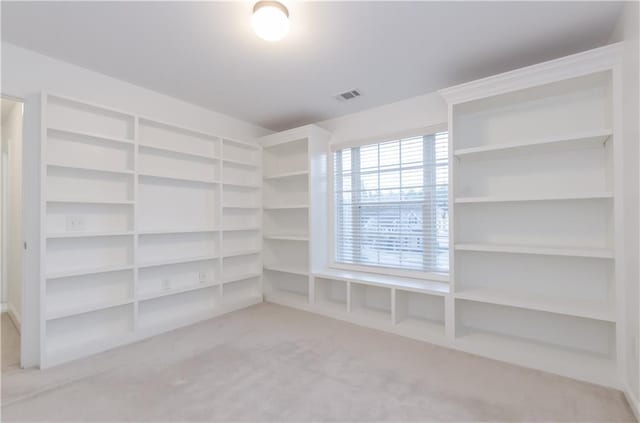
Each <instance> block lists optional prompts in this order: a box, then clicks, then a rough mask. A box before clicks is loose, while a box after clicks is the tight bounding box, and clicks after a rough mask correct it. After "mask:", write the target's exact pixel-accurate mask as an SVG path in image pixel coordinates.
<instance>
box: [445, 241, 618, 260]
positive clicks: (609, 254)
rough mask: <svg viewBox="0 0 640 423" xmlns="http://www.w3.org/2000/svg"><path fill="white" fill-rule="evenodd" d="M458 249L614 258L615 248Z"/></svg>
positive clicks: (475, 246) (457, 247)
mask: <svg viewBox="0 0 640 423" xmlns="http://www.w3.org/2000/svg"><path fill="white" fill-rule="evenodd" d="M455 250H456V251H478V252H490V253H512V254H536V255H546V256H567V257H591V258H601V259H612V258H613V250H611V249H608V248H565V247H541V246H523V245H505V244H478V243H469V244H456V245H455Z"/></svg>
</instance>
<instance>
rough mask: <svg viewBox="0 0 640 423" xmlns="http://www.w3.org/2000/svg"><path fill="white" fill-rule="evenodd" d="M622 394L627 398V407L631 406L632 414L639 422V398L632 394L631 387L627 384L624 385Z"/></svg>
mask: <svg viewBox="0 0 640 423" xmlns="http://www.w3.org/2000/svg"><path fill="white" fill-rule="evenodd" d="M624 396H625V397H626V398H627V402H628V403H629V407H631V411H633V414H634V415H635V416H636V420H637V421H638V422H640V400H638V398H636V397H635V395H633V392H632V391H631V387H630V386H629V385H628V384H625V386H624Z"/></svg>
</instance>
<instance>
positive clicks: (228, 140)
mask: <svg viewBox="0 0 640 423" xmlns="http://www.w3.org/2000/svg"><path fill="white" fill-rule="evenodd" d="M222 142H224V143H231V144H238V145H241V146H243V147H246V148H249V149H251V150H260V145H258V144H252V143H250V142H247V141H240V140H234V139H232V138H223V139H222Z"/></svg>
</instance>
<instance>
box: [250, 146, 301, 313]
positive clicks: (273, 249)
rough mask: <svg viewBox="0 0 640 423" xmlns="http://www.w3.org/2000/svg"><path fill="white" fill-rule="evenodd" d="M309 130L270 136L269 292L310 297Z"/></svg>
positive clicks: (291, 298)
mask: <svg viewBox="0 0 640 423" xmlns="http://www.w3.org/2000/svg"><path fill="white" fill-rule="evenodd" d="M311 142H312V141H311V140H310V136H309V134H305V135H303V136H301V137H298V136H294V137H288V136H287V135H286V134H285V136H277V137H269V136H267V137H264V138H263V139H262V147H263V166H262V168H263V179H264V180H263V184H264V186H263V197H262V204H263V212H264V215H263V225H264V241H263V249H264V251H263V254H264V266H263V267H264V280H265V295H266V297H267V298H270V299H272V300H274V301H278V300H280V301H285V302H293V303H300V304H307V303H309V294H310V292H311V288H310V264H309V260H310V257H311V253H310V249H309V242H308V239H309V184H310V177H309V161H310V153H309V145H310V143H311Z"/></svg>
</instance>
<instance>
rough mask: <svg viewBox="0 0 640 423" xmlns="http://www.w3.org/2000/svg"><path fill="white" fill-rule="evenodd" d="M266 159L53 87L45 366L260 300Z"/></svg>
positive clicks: (47, 166)
mask: <svg viewBox="0 0 640 423" xmlns="http://www.w3.org/2000/svg"><path fill="white" fill-rule="evenodd" d="M261 161H262V159H261V148H260V147H259V146H258V145H256V144H252V143H249V142H242V141H238V140H232V139H227V138H222V137H218V136H214V135H209V134H204V133H201V132H198V131H194V130H190V129H186V128H182V127H179V126H176V125H172V124H168V123H163V122H159V121H156V120H153V119H149V118H145V117H141V116H137V115H133V114H130V113H127V112H123V111H118V110H114V109H111V108H107V107H103V106H99V105H93V104H89V103H86V102H84V101H81V100H76V99H70V98H66V97H62V96H58V95H51V94H43V96H42V184H41V199H42V204H41V207H42V209H41V212H42V214H41V216H42V222H41V223H42V245H43V248H42V267H41V269H42V279H41V313H40V316H41V325H40V328H41V343H40V345H41V363H40V364H41V367H47V366H51V365H55V364H58V363H61V362H64V361H69V360H72V359H74V358H78V357H82V356H85V355H88V354H91V353H95V352H98V351H102V350H105V349H108V348H111V347H114V346H116V345H121V344H124V343H128V342H132V341H134V340H137V339H141V338H144V337H146V336H150V335H153V334H156V333H160V332H164V331H167V330H170V329H173V328H176V327H179V326H183V325H185V324H189V323H193V322H196V321H199V320H202V319H206V318H208V317H212V316H215V315H218V314H221V313H224V312H226V311H230V310H234V309H237V308H240V307H244V306H247V305H250V304H254V303H257V302H261V301H262V282H261V273H262V271H261V270H262V269H261V268H262V257H261V250H262V235H261V226H262V224H261V217H262V216H261V195H262V194H261V186H262V171H261Z"/></svg>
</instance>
